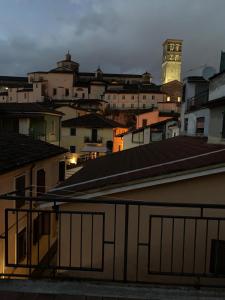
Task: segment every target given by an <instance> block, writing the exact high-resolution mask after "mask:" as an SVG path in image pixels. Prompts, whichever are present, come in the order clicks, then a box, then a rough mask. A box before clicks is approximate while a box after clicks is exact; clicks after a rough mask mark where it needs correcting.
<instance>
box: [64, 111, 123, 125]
mask: <svg viewBox="0 0 225 300" xmlns="http://www.w3.org/2000/svg"><path fill="white" fill-rule="evenodd" d="M62 126H63V127H86V128H116V127H124V126H123V125H121V124H119V123H117V122H115V121H113V120H111V119H107V118H105V117H103V116H102V115H99V114H88V115H84V116H81V117H78V118H73V119H69V120H65V121H63V122H62Z"/></svg>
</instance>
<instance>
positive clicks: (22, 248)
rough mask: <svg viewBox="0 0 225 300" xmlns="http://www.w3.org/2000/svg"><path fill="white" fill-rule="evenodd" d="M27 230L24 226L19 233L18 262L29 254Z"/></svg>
mask: <svg viewBox="0 0 225 300" xmlns="http://www.w3.org/2000/svg"><path fill="white" fill-rule="evenodd" d="M26 250H27V230H26V228H24V229H23V230H22V231H20V232H19V233H18V235H17V262H21V261H23V260H24V259H25V257H26V254H27V251H26Z"/></svg>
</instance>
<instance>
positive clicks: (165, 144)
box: [54, 136, 225, 196]
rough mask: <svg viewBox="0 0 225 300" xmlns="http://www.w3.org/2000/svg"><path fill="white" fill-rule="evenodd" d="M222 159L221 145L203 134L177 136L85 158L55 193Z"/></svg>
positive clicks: (186, 169)
mask: <svg viewBox="0 0 225 300" xmlns="http://www.w3.org/2000/svg"><path fill="white" fill-rule="evenodd" d="M224 163H225V146H224V145H215V144H207V140H206V139H205V138H197V137H187V136H179V137H174V138H171V139H167V140H164V141H160V142H155V143H151V144H147V145H143V146H140V147H135V148H132V149H128V150H124V151H121V152H117V153H113V154H111V155H107V156H105V157H101V158H97V159H95V160H91V161H88V162H87V164H86V165H85V166H84V167H83V169H81V170H80V171H79V172H77V173H76V174H74V175H73V176H72V177H70V178H69V179H68V180H67V181H65V182H64V183H63V184H62V185H61V187H62V188H61V189H60V190H58V192H57V193H58V194H59V196H60V193H62V194H65V191H64V190H63V187H65V188H66V187H67V188H66V190H67V192H68V193H71V192H74V193H75V192H80V191H85V192H86V191H87V190H92V189H99V188H103V187H104V188H105V187H106V186H113V185H118V184H119V185H121V184H123V185H124V184H125V183H129V182H132V181H136V180H140V179H141V180H143V179H147V178H154V177H158V176H165V175H169V174H170V175H171V174H173V173H177V172H193V170H196V169H199V168H204V167H212V166H214V165H218V164H224ZM99 170H101V171H99ZM150 180H151V179H150ZM54 193H55V191H54Z"/></svg>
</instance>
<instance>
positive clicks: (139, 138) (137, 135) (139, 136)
mask: <svg viewBox="0 0 225 300" xmlns="http://www.w3.org/2000/svg"><path fill="white" fill-rule="evenodd" d="M132 143H135V144H143V143H144V131H143V130H142V131H138V132H134V133H132Z"/></svg>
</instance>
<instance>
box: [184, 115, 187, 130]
mask: <svg viewBox="0 0 225 300" xmlns="http://www.w3.org/2000/svg"><path fill="white" fill-rule="evenodd" d="M187 130H188V118H185V119H184V131H185V132H187Z"/></svg>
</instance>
